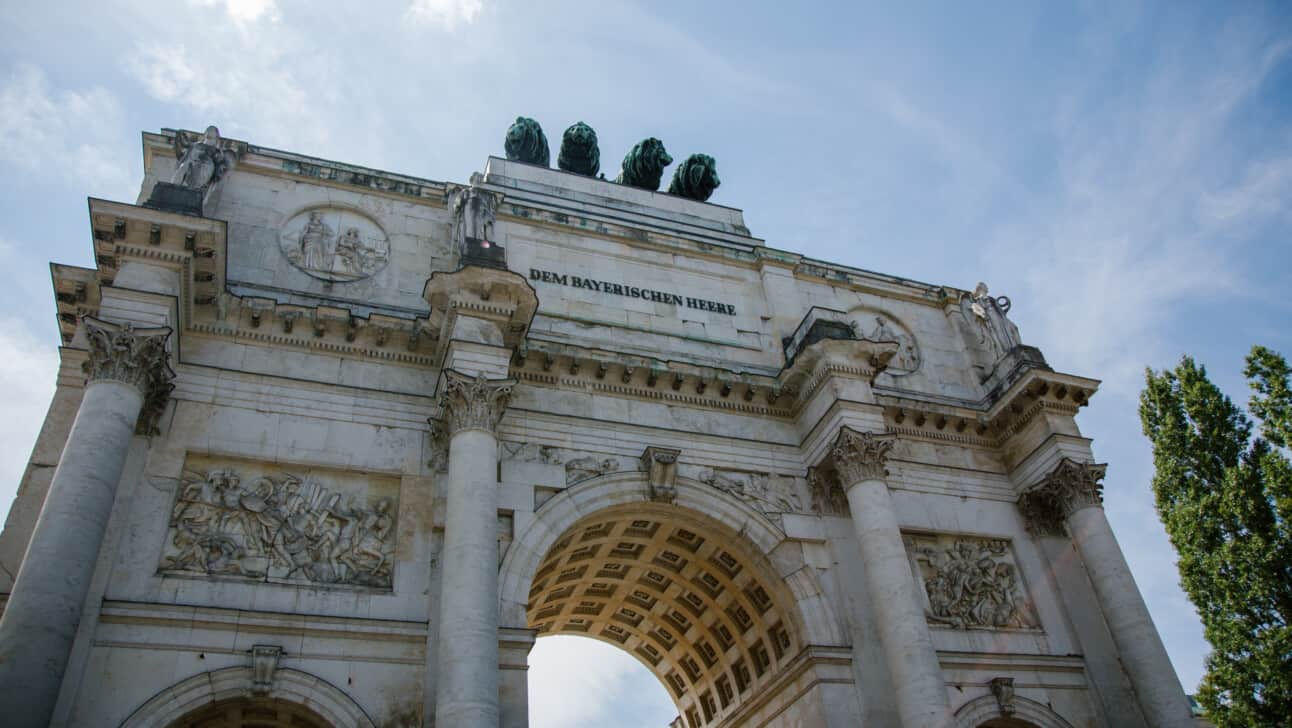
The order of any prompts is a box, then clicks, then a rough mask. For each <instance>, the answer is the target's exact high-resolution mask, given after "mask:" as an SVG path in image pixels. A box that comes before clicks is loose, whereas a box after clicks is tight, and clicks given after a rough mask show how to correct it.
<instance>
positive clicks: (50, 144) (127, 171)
mask: <svg viewBox="0 0 1292 728" xmlns="http://www.w3.org/2000/svg"><path fill="white" fill-rule="evenodd" d="M0 109H4V113H3V114H0V160H4V161H7V162H9V163H10V164H13V165H15V166H17V167H18V168H20V169H21V170H22V172H23V173H26V174H31V175H35V176H37V177H39V178H42V179H44V180H46V181H57V180H60V179H62V178H75V179H77V180H79V181H80V182H81V184H82V185H83V186H84V187H83V191H85V192H89V193H91V194H99V195H105V194H106V195H112V196H116V197H124V198H126V199H130V198H133V197H134V194H133V191H132V189H131V188H132V184H133V182H134V180H135V178H136V175H135V174H134V173H133V169H132V168H133V167H134V165H133V164H131V163H130V160H129V158H128V157H127V156H126V152H125V150H123V149H122V148H121V143H120V141H121V140H120V138H119V134H120V131H121V127H122V124H123V115H122V108H121V104H120V102H119V101H118V100H117V97H116V96H115V95H114V94H112V93H111V92H109V91H108V90H106V89H104V88H102V87H99V86H94V87H91V88H88V89H83V90H75V91H72V90H58V89H55V88H53V87H52V86H51V84H50V82H49V79H48V77H47V76H46V75H45V73H44V72H43V71H41V70H40V69H39V68H36V67H35V66H31V65H27V64H19V65H17V66H15V67H13V68H11V69H10V70H9V72H8V74H6V76H5V77H4V78H3V80H0Z"/></svg>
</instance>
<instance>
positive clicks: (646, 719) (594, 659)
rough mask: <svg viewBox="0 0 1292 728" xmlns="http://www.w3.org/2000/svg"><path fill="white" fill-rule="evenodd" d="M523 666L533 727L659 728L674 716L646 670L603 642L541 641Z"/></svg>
mask: <svg viewBox="0 0 1292 728" xmlns="http://www.w3.org/2000/svg"><path fill="white" fill-rule="evenodd" d="M529 666H530V667H529V713H530V723H529V724H530V725H531V726H533V728H595V727H597V726H604V725H615V726H617V727H618V728H663V727H664V726H666V725H668V721H670V720H672V719H673V718H674V717H675V716H676V715H677V710H676V709H675V708H674V706H673V703H672V702H671V701H670V700H669V697H668V691H667V690H666V689H665V688H664V686H663V684H662V683H660V681H659V680H658V679H657V678H656V677H655V676H654V675H653V674H652V673H651V672H650V670H647V669H646V667H645V666H644V665H642V664H641V663H640V662H638V661H637V660H635V659H633V657H632V656H630V655H629V654H628V653H627V652H625V651H624V650H621V649H619V648H617V647H612V646H611V645H608V644H606V643H604V642H598V641H597V640H593V639H589V638H586V637H568V636H561V635H557V636H553V637H544V638H542V639H540V640H538V642H537V643H535V645H534V649H533V650H532V651H531V652H530V654H529Z"/></svg>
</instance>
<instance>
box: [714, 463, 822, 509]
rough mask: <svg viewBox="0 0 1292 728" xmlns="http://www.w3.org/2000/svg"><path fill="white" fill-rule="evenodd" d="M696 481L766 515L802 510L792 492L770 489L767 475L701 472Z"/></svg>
mask: <svg viewBox="0 0 1292 728" xmlns="http://www.w3.org/2000/svg"><path fill="white" fill-rule="evenodd" d="M696 479H697V480H699V481H700V482H701V483H704V484H705V485H708V486H710V487H713V488H717V489H718V490H720V491H722V492H724V493H729V494H731V495H733V496H735V497H737V498H739V499H740V500H743V501H745V502H746V503H749V504H750V505H752V506H754V507H755V508H757V509H758V510H759V511H761V512H762V513H765V514H770V513H793V512H798V511H800V510H802V505H801V504H800V503H799V499H798V496H797V495H796V494H795V493H794V492H793V491H792V490H790V489H787V488H779V487H778V488H771V487H769V485H768V483H769V481H770V477H769V476H768V475H767V474H766V473H739V472H730V471H728V472H723V471H717V470H701V471H700V473H699V475H698V476H697V478H696Z"/></svg>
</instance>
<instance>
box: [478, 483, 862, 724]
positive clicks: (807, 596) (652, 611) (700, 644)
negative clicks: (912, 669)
mask: <svg viewBox="0 0 1292 728" xmlns="http://www.w3.org/2000/svg"><path fill="white" fill-rule="evenodd" d="M646 494H647V484H646V481H645V479H644V478H643V476H642V474H640V473H618V474H612V475H607V476H602V477H600V478H596V479H593V480H590V481H586V482H584V483H580V484H578V485H576V486H574V487H572V488H570V489H568V490H566V491H565V492H563V493H562V494H561V495H559V496H557V497H556V498H553V499H552V500H551V501H549V502H548V503H546V504H544V506H543V507H542V508H541V509H539V511H538V512H537V513H536V514H535V515H536V519H535V521H534V523H533V524H531V525H530V526H529V527H528V528H526V529H525V530H524V531H523V532H522V533H521V534H518V539H517V541H516V542H514V543H513V544H512V545H511V547H510V548H509V550H508V553H507V556H506V558H505V559H504V563H503V573H502V583H501V587H502V599H503V603H502V605H501V606H502V616H503V623H504V624H505V625H511V626H521V627H528V628H531V629H534V630H536V631H537V633H538V635H539V636H540V637H541V636H544V635H551V634H573V635H581V636H586V637H591V638H594V639H599V640H602V641H604V642H608V643H610V644H613V645H616V646H618V647H620V648H622V649H624V650H625V651H627V652H628V653H629V654H631V655H633V657H635V658H636V659H638V660H639V661H640V662H642V663H643V664H644V665H646V666H647V667H648V668H649V669H650V670H651V671H652V672H654V673H655V675H656V676H657V677H658V678H659V679H660V681H661V682H662V683H663V684H664V686H665V687H666V688H667V689H668V692H669V695H670V697H672V698H673V700H674V702H675V703H676V704H677V706H678V710H679V713H680V714H681V715H682V716H683V718H684V721H685V722H686V724H687V725H689V726H694V727H695V728H699V726H708V725H721V724H726V723H730V722H733V719H734V722H739V721H741V720H743V718H744V716H746V715H748V714H749V712H750V711H751V710H754V709H757V707H758V705H759V704H762V703H766V702H767V698H768V696H769V695H773V694H775V693H777V692H778V691H780V689H781V688H782V687H783V686H786V685H788V684H789V682H790V681H791V680H792V679H793V677H794V675H796V674H799V673H801V672H802V671H803V670H804V669H806V667H807V666H808V664H809V662H810V657H809V654H808V653H809V650H808V647H809V646H812V645H829V646H838V645H841V644H842V643H843V638H842V631H841V629H840V626H839V624H838V621H837V619H836V618H835V616H834V614H833V613H832V612H831V610H830V609H829V607H828V605H827V604H826V602H825V601H824V599H823V597H822V594H821V591H820V589H819V586H818V584H817V583H816V580H815V577H814V575H813V573H812V571H811V569H810V568H809V567H808V566H807V564H806V563H805V561H804V559H803V554H802V548H801V546H800V545H799V544H797V543H794V542H790V541H787V540H786V539H785V537H784V534H783V533H782V532H781V531H780V529H778V528H777V527H776V526H775V525H774V524H772V523H771V522H769V521H767V520H766V518H765V517H764V516H762V515H761V514H759V513H757V512H755V511H753V510H751V509H749V508H748V507H747V506H745V505H744V504H743V503H740V502H739V501H737V500H735V499H733V498H730V497H729V496H727V495H726V494H723V493H721V492H720V491H716V490H714V489H712V488H709V487H708V486H705V485H704V484H702V483H698V482H689V481H686V480H685V479H679V482H678V487H677V496H676V498H675V499H674V502H673V503H659V502H652V501H650V500H649V499H648V497H647V495H646Z"/></svg>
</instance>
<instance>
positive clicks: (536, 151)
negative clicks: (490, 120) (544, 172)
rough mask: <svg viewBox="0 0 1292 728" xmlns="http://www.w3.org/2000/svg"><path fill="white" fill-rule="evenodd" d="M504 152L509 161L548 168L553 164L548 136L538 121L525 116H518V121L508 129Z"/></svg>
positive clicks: (504, 141)
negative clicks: (548, 145)
mask: <svg viewBox="0 0 1292 728" xmlns="http://www.w3.org/2000/svg"><path fill="white" fill-rule="evenodd" d="M503 150H504V151H505V152H506V153H507V159H510V160H513V161H516V162H524V163H526V164H537V165H539V166H542V167H546V166H548V165H549V164H551V161H552V153H551V152H550V151H549V150H548V147H547V136H546V135H544V134H543V127H541V126H539V125H538V122H537V121H534V120H533V119H530V118H528V117H524V116H517V117H516V121H515V122H514V123H512V125H511V127H509V128H508V129H507V137H506V138H505V139H504V140H503Z"/></svg>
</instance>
